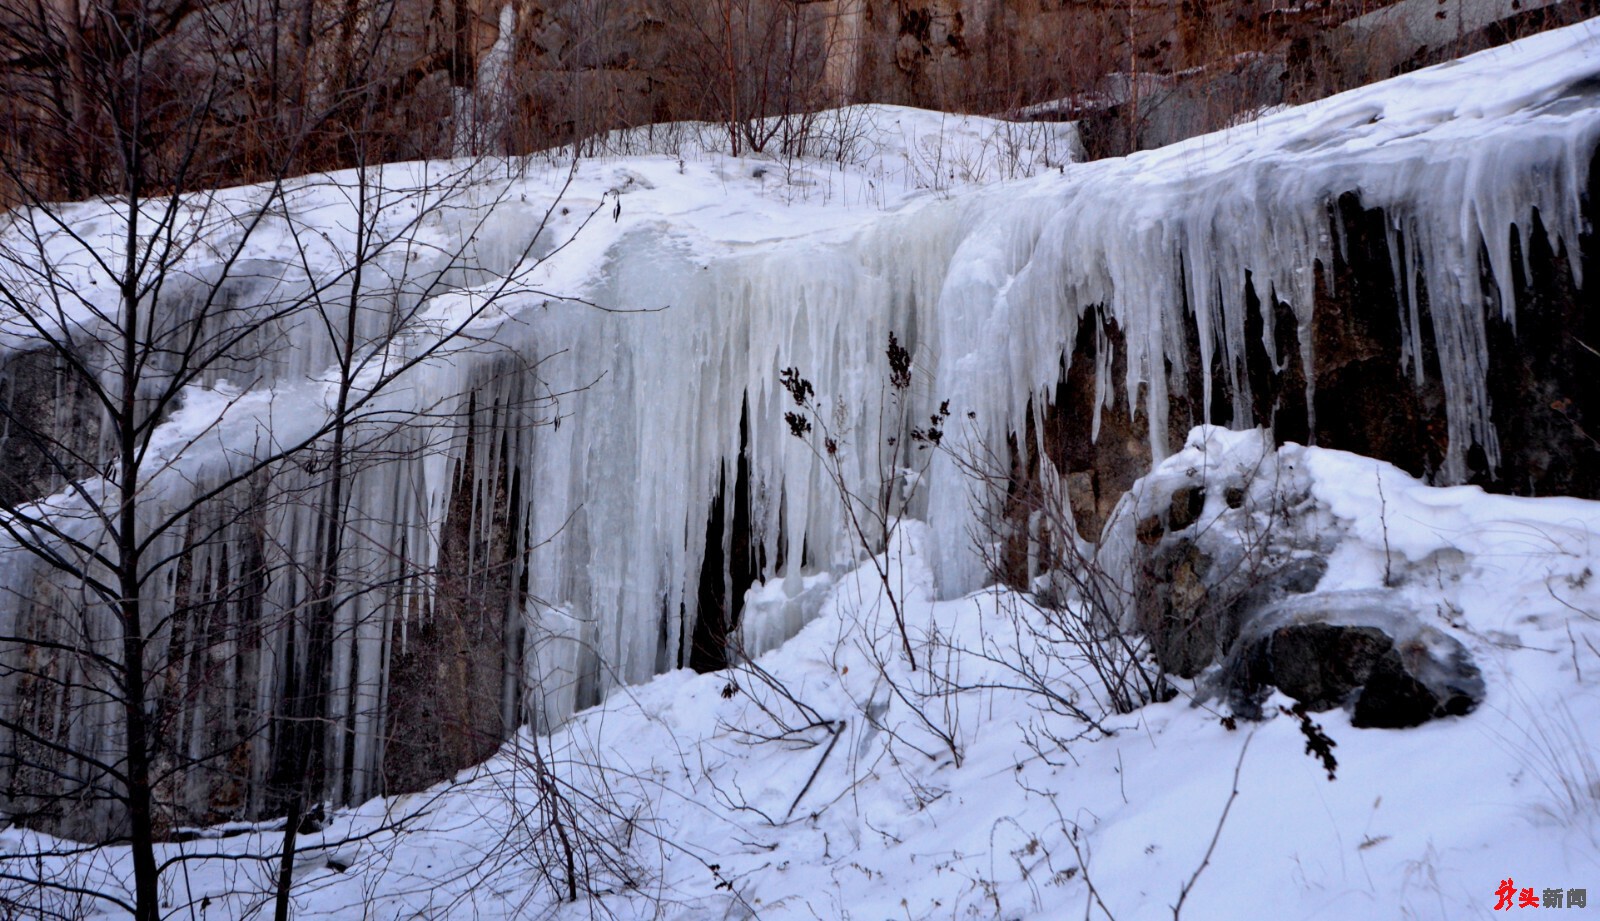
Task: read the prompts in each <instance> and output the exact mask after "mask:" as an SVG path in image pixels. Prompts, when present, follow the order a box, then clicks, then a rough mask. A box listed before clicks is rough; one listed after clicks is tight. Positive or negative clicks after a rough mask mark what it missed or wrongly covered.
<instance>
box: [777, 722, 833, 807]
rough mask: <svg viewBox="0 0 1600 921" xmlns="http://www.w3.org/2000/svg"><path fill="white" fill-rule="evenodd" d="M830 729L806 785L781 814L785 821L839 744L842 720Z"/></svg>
mask: <svg viewBox="0 0 1600 921" xmlns="http://www.w3.org/2000/svg"><path fill="white" fill-rule="evenodd" d="M830 731H831V732H832V733H833V738H832V739H831V740H829V742H828V747H827V748H824V749H823V750H822V757H821V758H818V759H817V766H816V767H814V768H812V769H811V776H810V777H807V778H806V785H805V786H803V787H801V788H800V792H799V793H796V794H795V795H794V802H792V803H790V804H789V811H788V812H785V813H784V814H783V820H784V821H785V822H787V821H789V817H790V816H792V815H794V809H795V807H796V806H798V805H800V800H801V799H803V798H804V797H805V795H806V791H807V790H810V789H811V785H812V784H813V783H815V782H816V780H817V775H818V774H820V773H822V766H823V765H824V764H826V763H827V761H828V756H829V755H831V754H833V747H834V746H835V745H838V744H839V736H841V735H843V734H844V720H838V721H837V722H835V723H834V724H833V725H832V726H831V727H830Z"/></svg>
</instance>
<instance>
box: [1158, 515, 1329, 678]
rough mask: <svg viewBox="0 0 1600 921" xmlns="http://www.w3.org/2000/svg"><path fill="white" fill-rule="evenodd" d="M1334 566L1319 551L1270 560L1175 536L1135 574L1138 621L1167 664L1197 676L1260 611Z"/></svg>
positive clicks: (1226, 546)
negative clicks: (1303, 555) (1329, 565)
mask: <svg viewBox="0 0 1600 921" xmlns="http://www.w3.org/2000/svg"><path fill="white" fill-rule="evenodd" d="M1181 492H1182V490H1180V493H1181ZM1327 568H1328V564H1327V563H1326V562H1325V561H1324V560H1323V559H1322V558H1320V557H1315V556H1305V557H1291V558H1290V559H1288V560H1278V559H1270V560H1269V559H1264V558H1262V557H1260V556H1252V555H1251V554H1248V553H1246V552H1245V551H1244V549H1243V548H1241V547H1238V546H1237V545H1233V544H1218V545H1217V546H1216V547H1215V548H1212V549H1207V548H1206V547H1204V546H1202V545H1201V544H1200V543H1198V542H1196V541H1195V540H1192V539H1190V538H1187V537H1182V538H1168V539H1167V540H1165V541H1164V542H1162V543H1160V545H1159V546H1157V547H1156V548H1155V549H1153V550H1151V551H1149V552H1148V555H1147V556H1146V557H1145V559H1144V562H1143V564H1142V565H1141V566H1140V567H1139V568H1138V569H1137V571H1136V573H1135V580H1134V602H1133V603H1134V612H1135V623H1136V624H1137V626H1138V629H1139V632H1140V633H1142V634H1143V635H1144V636H1145V637H1146V639H1147V640H1148V641H1149V643H1150V648H1151V653H1152V654H1153V655H1154V656H1155V659H1156V662H1157V664H1159V665H1160V666H1161V667H1162V669H1163V670H1165V671H1167V672H1169V673H1171V674H1174V675H1179V676H1181V677H1185V678H1192V677H1194V676H1196V675H1198V674H1200V673H1201V672H1202V671H1204V670H1205V669H1206V668H1207V667H1208V666H1210V665H1211V664H1212V663H1213V662H1217V661H1220V660H1221V659H1222V658H1224V656H1225V655H1226V653H1227V651H1228V650H1229V649H1230V648H1231V647H1232V646H1233V644H1234V641H1235V640H1236V639H1237V638H1238V636H1239V630H1240V627H1241V626H1242V625H1244V624H1246V623H1248V622H1249V621H1250V620H1251V619H1252V617H1253V616H1254V615H1255V613H1256V612H1258V611H1260V610H1262V609H1263V608H1265V607H1267V606H1269V605H1271V604H1273V603H1275V602H1277V601H1280V600H1282V599H1283V598H1285V597H1288V596H1290V595H1295V594H1301V593H1304V592H1309V591H1311V590H1312V589H1314V588H1316V586H1317V582H1318V580H1320V579H1321V578H1322V574H1323V573H1324V572H1326V571H1327Z"/></svg>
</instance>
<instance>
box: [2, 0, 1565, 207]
mask: <svg viewBox="0 0 1600 921" xmlns="http://www.w3.org/2000/svg"><path fill="white" fill-rule="evenodd" d="M1594 11H1595V4H1594V0H1578V2H1564V3H1552V2H1548V0H1528V2H1524V0H1448V2H1446V3H1443V4H1440V3H1422V2H1420V0H1404V2H1401V3H1397V4H1394V5H1393V6H1392V7H1391V6H1390V5H1388V4H1386V3H1375V2H1366V0H1339V2H1332V3H1324V4H1319V5H1310V4H1296V5H1293V6H1285V5H1284V4H1280V3H1273V2H1267V0H1230V2H1226V3H1194V2H1185V3H1167V2H1164V0H1163V2H1152V0H1128V2H1100V0H1044V2H1039V3H1022V4H1018V3H1006V2H1000V0H809V2H801V3H793V2H789V0H716V2H709V3H702V2H690V0H511V2H508V3H504V4H502V3H499V2H498V0H439V2H427V3H424V2H422V0H345V2H339V3H332V2H326V0H293V2H284V0H270V2H269V0H215V2H209V3H205V4H191V3H184V2H166V3H158V4H153V5H150V6H149V8H148V10H146V12H145V14H143V15H144V18H143V21H142V23H141V26H140V28H139V29H138V30H134V31H135V32H136V33H137V34H139V35H140V37H141V41H142V44H140V45H138V46H136V47H123V46H122V45H119V43H118V41H117V40H116V39H115V37H114V36H115V35H117V34H118V31H119V30H124V31H126V28H127V27H126V24H120V25H119V24H118V21H117V15H119V14H115V13H114V12H113V11H112V9H111V7H109V6H104V5H100V4H80V5H78V6H76V7H68V6H59V7H41V8H36V7H25V6H23V5H19V4H5V5H0V88H3V89H4V91H5V92H4V102H3V104H0V120H3V121H4V123H5V124H6V125H7V128H8V130H7V134H8V135H9V136H8V137H7V138H6V143H7V144H9V145H10V147H9V148H7V150H8V153H7V158H8V159H9V160H11V161H13V162H14V166H15V168H14V169H13V170H9V171H8V173H9V175H8V176H7V177H6V178H5V179H4V185H3V186H0V201H6V200H21V199H25V198H26V197H28V195H29V194H41V195H42V197H44V198H66V199H73V198H81V197H83V196H85V195H89V194H95V193H102V192H109V191H115V190H119V189H121V188H122V186H123V184H124V177H125V169H126V164H127V162H128V161H129V157H128V153H129V151H128V150H127V149H125V148H126V141H127V140H128V138H127V136H126V135H121V136H119V135H118V132H117V128H116V126H117V125H119V124H124V123H126V121H127V117H128V113H129V111H130V110H131V109H130V107H133V106H135V105H136V104H137V106H139V107H140V110H141V111H142V112H144V113H145V116H143V117H145V118H147V119H151V118H153V119H154V123H153V124H152V125H151V128H152V130H151V131H149V132H147V133H146V135H145V136H144V137H143V138H142V139H141V143H145V144H148V145H149V146H150V150H149V151H147V153H146V154H145V155H143V156H142V157H141V158H140V160H141V161H142V162H141V165H140V169H141V170H144V171H145V172H146V174H147V176H146V181H147V182H148V183H149V184H150V185H153V186H158V187H164V188H168V189H182V188H199V187H205V186H208V185H217V184H222V183H227V182H239V181H256V180H260V179H263V178H270V177H271V176H273V175H275V174H277V173H278V172H280V171H283V170H287V171H289V172H294V173H298V172H306V171H309V170H313V169H326V168H336V167H342V166H351V165H356V164H359V163H362V162H367V163H370V162H377V161H395V160H406V159H416V158H425V157H440V156H452V155H460V154H463V153H489V154H502V153H528V152H531V151H536V150H542V149H545V148H548V147H551V146H553V145H557V144H566V143H574V142H579V143H580V147H579V149H580V150H584V151H586V152H589V153H593V152H598V151H599V150H601V149H602V148H603V147H604V142H603V140H601V139H599V137H598V136H600V135H603V134H604V132H607V131H610V130H613V129H617V128H625V127H636V126H640V125H646V124H652V123H657V124H658V123H662V122H668V121H680V120H707V121H711V122H716V123H721V124H724V125H725V126H726V127H727V129H728V130H729V131H730V133H731V135H732V136H734V137H735V138H738V139H739V140H738V143H740V144H742V146H744V147H746V148H748V149H752V150H760V149H762V148H763V147H764V146H766V145H767V144H768V143H769V141H770V140H771V139H770V138H768V137H764V136H762V134H761V133H760V132H759V131H757V130H755V129H754V128H753V127H752V120H753V119H758V118H762V117H766V116H771V115H779V114H784V113H802V112H812V111H816V110H818V109H822V108H827V107H832V106H837V105H841V104H849V103H862V102H878V103H892V104H905V105H914V106H921V107H925V108H934V109H940V110H944V111H956V112H980V113H987V114H995V113H1016V112H1018V110H1022V109H1025V108H1026V107H1028V106H1038V105H1040V104H1044V105H1043V108H1038V109H1034V110H1032V115H1031V116H1030V117H1040V116H1041V115H1043V114H1045V113H1048V114H1049V115H1050V117H1055V118H1063V119H1079V120H1080V121H1081V122H1082V125H1083V129H1084V130H1083V133H1084V139H1085V144H1086V147H1087V149H1088V151H1089V152H1090V154H1091V155H1092V156H1113V155H1120V154H1124V153H1127V152H1130V151H1133V150H1138V149H1141V148H1149V147H1156V146H1161V145H1164V144H1168V143H1171V142H1173V141H1176V140H1180V139H1182V138H1185V137H1190V136H1193V135H1196V134H1202V133H1205V132H1208V131H1213V130H1216V129H1219V128H1222V127H1226V126H1227V125H1229V124H1231V123H1233V122H1235V121H1237V120H1238V119H1240V118H1241V117H1248V116H1249V115H1250V114H1251V113H1254V112H1256V111H1259V110H1260V109H1262V108H1264V107H1271V106H1276V105H1281V104H1293V103H1299V102H1305V101H1308V100H1310V99H1315V98H1320V97H1322V96H1325V95H1327V94H1328V93H1330V92H1335V91H1339V90H1343V89H1348V88H1350V87H1353V86H1356V85H1360V84H1362V83H1367V82H1371V81H1373V80H1378V79H1383V78H1386V77H1389V76H1392V75H1394V74H1397V73H1400V72H1403V71H1405V70H1409V69H1414V68H1416V67H1418V66H1421V65H1424V64H1429V63H1434V62H1437V61H1439V60H1444V59H1446V58H1449V57H1455V56H1459V55H1461V54H1465V53H1468V52H1471V51H1474V50H1477V49H1479V48H1483V47H1487V46H1489V45H1493V44H1498V43H1502V42H1505V41H1508V40H1510V39H1512V38H1515V37H1517V36H1520V35H1526V34H1532V33H1534V32H1537V31H1539V30H1542V29H1547V28H1552V27H1555V26H1558V25H1561V24H1566V23H1570V22H1575V21H1577V20H1578V19H1579V18H1582V17H1583V16H1585V15H1591V14H1592V13H1593V12H1594ZM133 69H137V70H138V71H139V72H140V74H141V80H140V84H139V85H140V86H141V89H140V92H139V93H138V94H137V95H136V96H130V94H127V93H124V92H120V91H116V87H117V86H118V85H119V81H121V80H123V79H125V78H126V76H127V75H128V74H129V73H130V72H131V71H132V70H133ZM197 87H205V92H204V93H197V92H196V88H197ZM741 135H743V137H742V138H741V137H740V136H741ZM190 147H192V148H193V149H188V148H190ZM19 180H20V181H21V182H22V183H23V185H24V186H27V187H28V190H31V191H28V190H24V189H22V188H21V187H19V186H17V185H16V183H17V182H18V181H19Z"/></svg>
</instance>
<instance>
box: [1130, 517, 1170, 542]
mask: <svg viewBox="0 0 1600 921" xmlns="http://www.w3.org/2000/svg"><path fill="white" fill-rule="evenodd" d="M1165 533H1166V529H1164V528H1162V527H1161V519H1160V518H1157V517H1156V516H1155V515H1151V516H1150V517H1148V518H1142V519H1140V520H1139V524H1138V525H1137V527H1135V529H1134V536H1135V537H1137V538H1138V539H1139V543H1141V544H1144V545H1145V546H1146V547H1153V546H1155V545H1156V544H1158V543H1160V542H1161V536H1162V535H1163V534H1165Z"/></svg>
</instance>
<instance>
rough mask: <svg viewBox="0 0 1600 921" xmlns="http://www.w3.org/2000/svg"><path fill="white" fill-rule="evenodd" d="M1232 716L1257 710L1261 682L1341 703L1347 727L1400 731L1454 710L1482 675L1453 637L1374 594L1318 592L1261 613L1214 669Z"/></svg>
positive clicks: (1472, 700) (1465, 708)
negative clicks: (1218, 671) (1347, 711)
mask: <svg viewBox="0 0 1600 921" xmlns="http://www.w3.org/2000/svg"><path fill="white" fill-rule="evenodd" d="M1223 675H1224V677H1225V680H1226V682H1227V685H1228V696H1229V700H1230V703H1231V705H1232V707H1233V710H1234V713H1235V714H1237V715H1239V716H1245V717H1249V718H1259V717H1260V716H1261V703H1262V701H1263V700H1265V698H1266V696H1267V695H1268V693H1270V690H1271V688H1274V687H1275V688H1277V689H1278V690H1280V691H1282V692H1284V693H1285V694H1287V695H1288V696H1290V697H1292V698H1294V699H1295V700H1296V701H1299V702H1300V703H1301V704H1303V705H1304V706H1305V709H1307V710H1310V711H1322V710H1331V709H1333V708H1334V707H1339V706H1344V707H1347V708H1349V709H1350V711H1351V720H1350V722H1351V724H1352V725H1355V726H1364V727H1380V728H1391V729H1397V728H1403V727H1407V726H1416V725H1420V724H1421V723H1425V722H1427V721H1428V720H1431V719H1435V718H1438V717H1442V716H1462V715H1465V714H1467V713H1470V712H1472V710H1473V709H1475V708H1476V707H1477V705H1478V704H1479V703H1480V702H1481V701H1482V700H1483V697H1484V684H1483V677H1482V675H1481V674H1480V672H1479V670H1478V667H1477V666H1476V665H1475V664H1474V663H1473V661H1472V656H1471V655H1470V654H1469V653H1468V652H1467V650H1466V648H1465V647H1464V646H1462V645H1461V643H1460V642H1458V641H1457V640H1455V639H1454V638H1453V637H1450V636H1448V635H1446V634H1445V633H1443V632H1442V631H1440V630H1438V629H1436V628H1434V627H1431V626H1429V625H1427V624H1426V623H1424V622H1423V620H1422V615H1421V612H1418V611H1416V610H1415V609H1413V608H1412V607H1410V606H1409V605H1408V604H1406V603H1405V602H1404V601H1403V600H1402V599H1401V598H1400V597H1399V596H1398V595H1396V594H1394V593H1392V592H1384V591H1361V592H1324V593H1315V594H1309V595H1302V596H1299V597H1295V598H1291V599H1287V600H1284V601H1280V602H1278V603H1275V604H1272V605H1269V606H1267V607H1266V608H1265V609H1263V610H1261V611H1260V612H1259V613H1258V614H1257V615H1256V616H1255V617H1253V618H1252V619H1251V622H1250V623H1249V624H1248V626H1247V627H1246V628H1245V629H1244V631H1243V632H1242V633H1241V635H1240V637H1239V640H1238V642H1237V643H1235V645H1234V649H1233V651H1232V653H1231V655H1230V657H1229V662H1228V664H1227V666H1226V667H1225V669H1224V670H1223Z"/></svg>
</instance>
